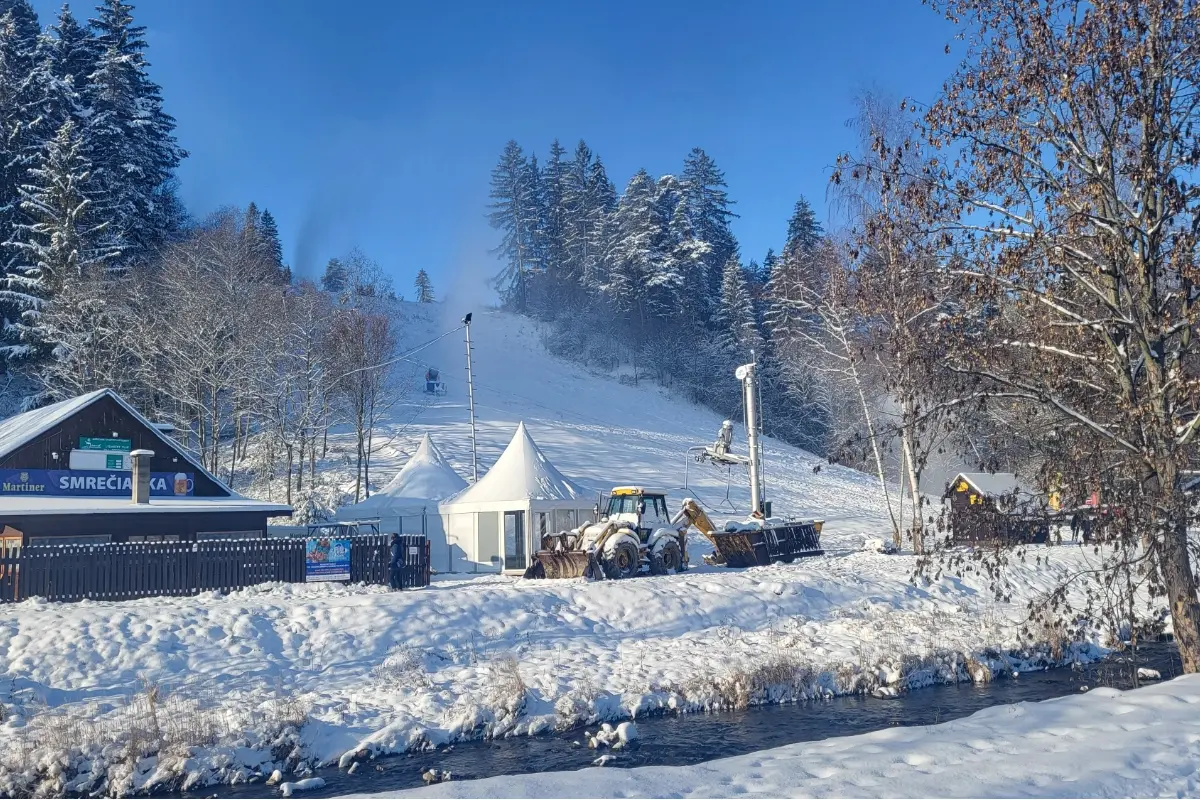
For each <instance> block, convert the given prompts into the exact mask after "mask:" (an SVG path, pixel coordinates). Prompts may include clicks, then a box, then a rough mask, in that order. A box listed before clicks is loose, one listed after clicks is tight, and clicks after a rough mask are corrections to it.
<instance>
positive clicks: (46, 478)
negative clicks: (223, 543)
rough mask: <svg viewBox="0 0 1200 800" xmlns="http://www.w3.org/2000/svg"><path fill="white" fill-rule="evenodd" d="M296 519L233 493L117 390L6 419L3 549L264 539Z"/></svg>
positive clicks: (0, 433) (0, 444)
mask: <svg viewBox="0 0 1200 800" xmlns="http://www.w3.org/2000/svg"><path fill="white" fill-rule="evenodd" d="M139 478H140V481H139ZM139 483H140V484H141V492H140V496H139V490H138V487H139ZM139 501H140V502H139ZM291 513H292V509H291V507H290V506H287V505H283V504H280V503H268V502H263V501H261V500H252V499H249V498H246V497H242V496H241V495H239V494H237V493H236V492H234V491H233V490H231V489H230V488H229V487H228V486H226V485H225V484H223V483H222V482H221V481H220V480H218V479H217V478H216V477H215V476H213V475H212V473H210V472H208V471H207V470H206V469H204V467H202V466H201V465H200V464H199V462H197V461H196V460H195V459H194V457H193V456H191V455H190V454H189V453H188V452H187V451H186V450H184V449H183V448H182V447H181V446H180V445H179V444H178V443H176V442H175V441H174V440H172V439H171V438H170V437H169V436H167V435H166V434H165V433H164V432H163V431H162V430H161V429H160V428H159V427H158V426H155V425H154V424H153V423H151V422H150V421H149V420H148V419H146V418H145V417H144V416H142V415H141V414H140V413H138V411H137V410H136V409H135V408H133V407H132V406H131V405H129V404H128V403H127V402H125V401H124V400H123V399H121V398H120V397H119V396H118V395H117V394H116V393H115V392H114V391H112V390H111V389H101V390H99V391H96V392H91V393H89V394H85V395H81V396H80V397H76V398H73V399H71V400H64V401H62V402H60V403H55V404H53V405H49V406H46V407H44V408H39V409H35V410H33V411H28V412H26V413H24V414H18V415H16V416H14V417H10V418H8V419H5V420H0V549H2V548H3V547H5V546H7V547H13V546H22V545H24V546H31V545H38V544H55V543H62V544H66V543H78V544H84V543H87V544H92V543H96V544H100V543H106V542H146V541H196V540H199V539H226V538H257V537H263V536H266V528H267V518H268V517H275V516H286V515H290V514H291Z"/></svg>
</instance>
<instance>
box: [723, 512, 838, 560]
mask: <svg viewBox="0 0 1200 800" xmlns="http://www.w3.org/2000/svg"><path fill="white" fill-rule="evenodd" d="M822 522H823V521H822V520H814V521H811V522H797V523H793V524H790V525H778V526H773V527H768V528H760V529H758V530H740V531H722V532H714V533H713V534H712V535H711V538H712V540H713V546H714V548H715V549H716V552H715V553H713V556H712V557H711V559H710V558H709V557H706V558H705V560H706V561H708V562H709V563H710V564H721V565H724V566H727V567H765V566H767V565H768V564H771V563H773V562H775V561H783V562H785V563H787V562H789V561H793V560H795V559H797V558H805V557H807V556H819V555H822V554H823V553H824V552H825V551H823V550H822V549H821V525H822Z"/></svg>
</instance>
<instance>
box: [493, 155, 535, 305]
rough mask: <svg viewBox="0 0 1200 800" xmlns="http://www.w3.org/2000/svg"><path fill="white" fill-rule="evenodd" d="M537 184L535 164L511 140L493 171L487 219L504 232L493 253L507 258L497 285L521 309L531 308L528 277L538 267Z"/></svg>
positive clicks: (502, 293) (497, 277)
mask: <svg viewBox="0 0 1200 800" xmlns="http://www.w3.org/2000/svg"><path fill="white" fill-rule="evenodd" d="M537 183H538V181H537V167H536V163H531V160H530V159H527V158H526V157H525V153H524V151H522V150H521V146H520V145H519V144H517V143H516V141H509V142H508V144H507V145H505V146H504V152H503V153H502V154H501V155H500V162H499V163H498V164H497V165H496V167H495V169H493V170H492V188H491V195H490V197H491V201H492V202H491V204H490V205H489V206H488V209H489V213H488V221H489V222H490V223H491V226H492V227H493V228H495V229H496V230H498V231H500V232H501V240H500V244H499V245H498V246H497V247H496V248H495V250H493V251H492V252H494V253H497V254H498V255H500V256H502V257H503V258H504V259H505V261H506V263H505V266H504V269H502V270H501V271H500V274H499V275H497V276H496V278H495V282H496V288H497V290H498V291H499V292H500V296H501V297H502V298H503V300H504V302H505V303H506V304H507V305H509V306H511V307H513V308H515V309H517V310H518V311H526V310H528V308H529V276H530V274H531V273H532V272H533V271H534V270H535V269H537V266H538V259H537V256H538V254H537V247H538V241H537V240H538V212H539V208H538V191H537Z"/></svg>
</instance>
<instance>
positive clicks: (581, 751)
mask: <svg viewBox="0 0 1200 800" xmlns="http://www.w3.org/2000/svg"><path fill="white" fill-rule="evenodd" d="M1139 666H1145V667H1150V668H1153V669H1157V670H1158V671H1159V672H1160V673H1162V676H1163V678H1164V679H1167V678H1170V677H1173V676H1175V675H1178V674H1179V672H1180V664H1179V657H1178V653H1177V651H1176V649H1175V646H1174V645H1173V644H1166V643H1156V644H1151V645H1142V646H1141V647H1140V648H1139V649H1138V652H1137V657H1136V662H1135V661H1134V660H1133V659H1132V658H1131V657H1130V656H1129V655H1127V654H1117V655H1114V656H1111V657H1109V658H1107V659H1105V660H1103V661H1098V662H1096V663H1094V664H1090V665H1086V666H1082V667H1071V668H1061V669H1053V670H1047V671H1045V672H1027V673H1022V674H1020V675H1019V676H1017V677H1015V678H1012V677H1009V678H1005V679H1002V680H997V681H993V682H992V683H987V684H982V685H973V684H968V683H964V684H957V685H940V686H932V687H929V688H925V689H919V690H916V691H912V692H908V693H906V694H903V695H901V696H900V697H897V698H893V699H877V698H874V697H861V696H853V697H839V698H835V699H832V700H827V701H818V702H810V703H801V704H795V705H784V706H756V707H753V708H748V709H745V710H743V711H728V712H719V713H711V714H681V715H660V716H652V717H648V718H643V719H639V720H638V723H637V725H638V733H639V740H638V742H637V744H636V746H635V747H632V748H630V749H626V750H620V751H617V752H616V753H615V755H616V756H617V759H616V761H614V762H611V763H609V765H608V767H607V768H608V769H612V768H618V767H640V766H652V765H687V764H695V763H698V762H701V761H710V760H712V759H715V758H724V757H727V756H735V755H741V754H744V753H749V752H753V751H756V750H765V749H768V748H772V747H779V746H781V745H785V744H792V743H795V742H805V741H814V740H818V739H827V738H830V737H833V736H850V735H854V734H858V733H867V732H869V731H875V730H880V729H882V728H888V727H891V726H894V725H935V724H937V723H939V722H947V721H949V720H952V719H957V718H959V717H965V716H968V715H970V714H973V713H975V712H976V711H979V710H980V709H984V708H987V707H989V706H994V705H1001V704H1005V703H1020V702H1035V701H1039V700H1048V699H1050V698H1053V697H1061V696H1063V695H1068V694H1078V693H1079V692H1080V691H1081V687H1084V686H1087V687H1090V688H1095V687H1097V686H1112V687H1115V688H1118V689H1127V688H1131V687H1132V686H1133V678H1134V673H1135V671H1136V669H1137V667H1139ZM596 728H597V726H595V725H592V726H590V727H589V729H590V730H592V731H595V730H596ZM576 742H584V736H583V731H582V730H578V729H577V730H572V731H566V732H564V733H559V734H551V735H543V736H521V737H513V738H509V739H498V740H494V741H476V742H460V743H458V744H456V745H454V746H452V747H443V748H439V749H438V750H436V751H430V752H422V753H409V754H402V755H396V756H385V757H382V758H380V759H377V760H376V761H373V762H369V763H364V764H362V765H361V766H360V767H359V768H358V770H357V771H356V772H355V774H353V775H351V774H348V773H347V772H346V771H345V770H339V769H337V768H334V767H330V768H327V769H321V770H318V771H317V772H316V773H314V775H315V776H316V777H321V778H324V779H325V786H324V788H322V789H318V790H314V791H309V792H304V793H303V796H304V797H314V798H315V797H336V796H338V795H344V794H352V793H353V794H358V793H369V792H391V791H397V790H400V789H409V788H413V787H416V786H421V785H422V784H423V781H422V778H421V775H422V774H423V773H424V772H425V771H426V770H427V769H429V768H437V769H438V770H441V771H449V772H450V773H451V774H452V775H453V777H454V780H462V779H470V778H486V777H491V776H493V775H512V774H519V773H525V772H546V771H554V770H575V769H582V768H584V767H588V766H591V765H592V761H593V760H594V759H595V758H596V757H597V755H599V753H598V752H597V751H595V750H589V749H588V748H587V747H586V746H579V745H577V744H576ZM585 744H586V743H585ZM601 752H608V751H607V750H603V751H601ZM289 779H290V780H295V779H294V778H289ZM269 791H271V790H268V789H267V788H266V787H264V786H263V785H262V784H261V783H256V784H248V785H242V786H234V787H228V786H225V787H208V788H205V789H197V790H196V791H194V792H192V793H185V794H182V795H175V796H176V797H180V796H182V797H230V798H235V797H261V796H263V795H264V794H266V793H267V792H269Z"/></svg>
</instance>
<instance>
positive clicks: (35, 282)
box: [0, 120, 115, 359]
mask: <svg viewBox="0 0 1200 800" xmlns="http://www.w3.org/2000/svg"><path fill="white" fill-rule="evenodd" d="M29 178H30V183H28V184H26V185H23V186H22V187H21V189H20V192H21V207H22V210H23V211H24V212H25V213H26V215H27V216H28V218H29V220H30V221H29V222H24V223H20V224H19V225H18V226H17V235H16V236H15V237H14V238H13V239H12V240H10V241H9V242H8V243H7V244H8V245H9V247H10V248H12V249H13V251H14V252H16V253H17V260H16V262H15V265H14V266H15V268H14V270H13V272H12V274H10V275H9V276H8V278H7V280H6V281H5V284H6V285H5V288H4V290H3V291H2V292H0V297H2V298H3V299H4V300H5V301H6V302H8V303H10V304H11V305H12V306H14V307H15V308H17V309H18V311H19V313H18V315H17V317H16V318H15V319H14V320H12V321H10V323H9V328H10V330H9V333H10V335H12V337H13V338H15V339H16V341H15V343H14V344H12V345H11V346H10V347H8V348H6V349H7V352H8V353H9V354H10V355H18V356H22V357H26V358H35V359H36V358H38V357H42V356H45V355H47V354H48V353H49V352H50V351H51V350H52V349H53V348H54V347H55V346H56V344H58V343H59V342H57V341H56V336H55V332H54V331H53V330H49V329H47V328H46V327H45V326H44V325H43V324H42V319H43V310H44V309H45V308H46V306H47V304H49V303H53V302H54V301H55V299H56V298H57V297H58V296H59V295H60V294H62V293H63V292H64V290H65V289H66V288H67V287H68V286H70V285H78V284H80V283H83V282H85V281H90V280H94V279H96V278H99V277H100V273H101V272H102V266H103V264H104V263H105V262H106V261H107V260H109V259H110V258H111V257H112V256H113V255H115V251H114V250H112V248H111V247H108V246H107V244H106V237H105V233H104V232H105V229H106V227H107V226H108V222H107V221H103V217H104V216H105V215H104V213H103V211H102V209H100V208H99V207H98V206H97V205H95V204H94V197H95V189H94V186H93V179H92V173H91V171H90V164H89V163H88V160H87V158H86V156H85V155H84V153H83V141H82V138H81V137H80V136H79V134H78V131H77V130H76V128H75V124H74V123H73V122H72V121H70V120H68V121H67V122H65V123H63V125H62V127H61V128H59V130H58V133H57V134H56V135H55V137H54V138H53V139H52V140H50V141H49V142H48V143H47V146H46V149H45V152H44V153H43V155H42V156H41V157H40V158H39V160H38V163H37V164H36V165H35V166H34V167H32V168H31V169H30V170H29Z"/></svg>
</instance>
